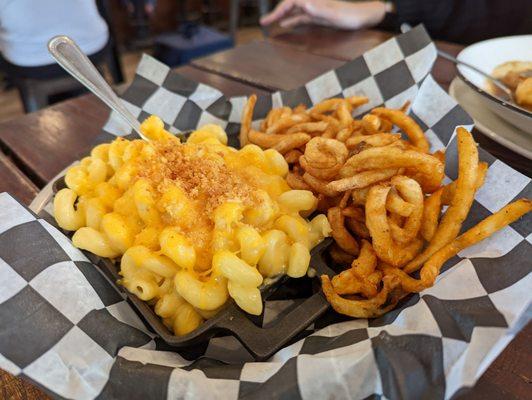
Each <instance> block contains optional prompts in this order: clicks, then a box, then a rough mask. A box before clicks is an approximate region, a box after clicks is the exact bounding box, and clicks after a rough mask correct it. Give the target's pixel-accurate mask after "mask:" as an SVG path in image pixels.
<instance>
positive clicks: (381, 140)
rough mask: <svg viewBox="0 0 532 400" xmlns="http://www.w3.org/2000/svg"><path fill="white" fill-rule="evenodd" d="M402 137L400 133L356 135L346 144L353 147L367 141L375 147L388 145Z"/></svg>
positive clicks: (350, 147)
mask: <svg viewBox="0 0 532 400" xmlns="http://www.w3.org/2000/svg"><path fill="white" fill-rule="evenodd" d="M399 139H401V135H400V134H398V133H375V134H374V135H370V136H354V137H350V138H349V139H347V140H346V142H345V145H346V146H347V148H348V149H353V148H355V147H356V146H358V145H359V144H360V143H365V144H367V145H370V146H373V147H380V146H387V145H389V144H392V143H394V142H396V141H397V140H399Z"/></svg>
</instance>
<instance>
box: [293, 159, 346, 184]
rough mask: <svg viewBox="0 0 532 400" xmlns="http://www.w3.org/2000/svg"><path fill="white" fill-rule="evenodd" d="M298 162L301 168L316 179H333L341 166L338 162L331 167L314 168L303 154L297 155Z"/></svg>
mask: <svg viewBox="0 0 532 400" xmlns="http://www.w3.org/2000/svg"><path fill="white" fill-rule="evenodd" d="M299 164H300V165H301V168H303V169H304V170H305V171H306V172H308V173H309V174H311V175H312V176H315V177H316V178H318V179H323V180H325V181H326V180H329V179H333V178H334V177H335V176H336V175H338V171H340V168H342V164H338V165H336V166H334V167H331V168H314V167H313V166H312V165H311V164H310V163H309V162H308V161H307V158H306V157H305V156H304V155H303V156H301V157H299ZM325 183H327V182H325Z"/></svg>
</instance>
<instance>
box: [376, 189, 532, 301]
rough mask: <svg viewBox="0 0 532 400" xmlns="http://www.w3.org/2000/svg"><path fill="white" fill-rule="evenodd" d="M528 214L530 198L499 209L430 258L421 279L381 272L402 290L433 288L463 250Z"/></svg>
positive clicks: (531, 204)
mask: <svg viewBox="0 0 532 400" xmlns="http://www.w3.org/2000/svg"><path fill="white" fill-rule="evenodd" d="M530 211H532V200H530V199H520V200H517V201H514V202H513V203H510V204H508V205H506V206H505V207H503V208H501V209H500V210H499V211H497V212H496V213H494V214H492V215H490V216H489V217H487V218H486V219H484V220H483V221H481V222H479V223H478V224H476V225H475V226H474V227H472V228H471V229H469V230H468V231H466V232H464V233H463V234H462V235H460V236H458V237H457V238H455V239H454V240H453V241H452V242H450V243H448V244H447V245H445V246H444V247H442V248H441V249H439V250H438V251H437V252H435V253H434V254H433V255H432V256H430V258H429V259H428V260H427V261H426V262H425V264H424V265H423V268H422V269H421V272H420V279H415V278H412V277H411V276H410V275H408V274H407V273H406V272H405V271H404V270H399V269H396V268H390V267H385V269H384V271H385V273H390V274H393V275H395V276H397V277H398V278H399V280H400V282H401V286H402V287H403V289H404V290H405V291H408V292H420V291H422V290H423V289H425V288H428V287H431V286H432V285H434V282H435V280H436V277H437V276H438V275H439V273H440V270H441V267H442V265H443V264H444V263H445V262H446V261H447V260H449V259H450V258H451V257H454V256H455V255H456V254H458V253H459V252H460V251H462V250H463V249H465V248H466V247H469V246H472V245H474V244H477V243H478V242H480V241H482V240H484V239H486V238H487V237H489V236H491V235H493V234H494V233H495V232H497V231H498V230H500V229H502V228H504V227H505V226H507V225H509V224H511V223H513V222H515V221H517V220H518V219H519V218H521V217H522V216H523V215H525V214H527V213H529V212H530Z"/></svg>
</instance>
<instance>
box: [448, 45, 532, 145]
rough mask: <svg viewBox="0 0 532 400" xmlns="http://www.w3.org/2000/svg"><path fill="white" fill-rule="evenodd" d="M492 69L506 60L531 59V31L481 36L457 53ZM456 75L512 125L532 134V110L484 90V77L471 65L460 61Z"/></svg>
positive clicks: (488, 71) (460, 58) (487, 105)
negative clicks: (490, 36) (483, 37)
mask: <svg viewBox="0 0 532 400" xmlns="http://www.w3.org/2000/svg"><path fill="white" fill-rule="evenodd" d="M457 58H458V59H459V60H460V61H465V62H467V63H469V64H472V65H473V66H475V67H477V68H478V69H480V70H481V71H484V72H486V73H488V74H489V73H491V72H492V71H493V69H494V68H495V67H497V66H498V65H500V64H503V63H505V62H507V61H532V35H521V36H508V37H502V38H497V39H490V40H484V41H482V42H478V43H475V44H473V45H471V46H468V47H466V48H465V49H463V50H462V51H461V52H460V54H458V57H457ZM458 76H460V78H462V79H463V80H464V82H465V83H467V84H468V85H469V86H470V87H471V88H472V89H475V90H476V91H477V92H478V93H479V94H480V95H481V96H479V100H480V101H481V102H482V103H484V104H485V105H486V107H488V108H489V109H491V110H492V111H493V112H494V113H496V114H497V115H499V116H500V117H501V118H504V119H505V120H506V121H508V122H509V123H511V124H512V125H515V126H517V127H518V128H520V129H521V130H523V131H525V132H527V133H529V134H531V135H532V113H531V112H529V111H527V110H525V109H523V108H520V107H517V106H515V105H513V104H509V103H506V102H504V101H503V100H501V99H499V98H497V97H495V96H493V95H491V94H489V93H488V92H486V91H485V90H484V88H485V87H486V78H484V77H483V76H482V75H480V74H479V73H477V72H475V71H473V70H472V69H470V68H467V67H464V66H461V65H459V66H458Z"/></svg>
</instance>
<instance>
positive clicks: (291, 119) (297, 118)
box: [266, 114, 310, 135]
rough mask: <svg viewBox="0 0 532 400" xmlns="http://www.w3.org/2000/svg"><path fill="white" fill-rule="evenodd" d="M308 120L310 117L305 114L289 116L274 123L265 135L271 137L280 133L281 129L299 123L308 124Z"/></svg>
mask: <svg viewBox="0 0 532 400" xmlns="http://www.w3.org/2000/svg"><path fill="white" fill-rule="evenodd" d="M309 120H310V116H308V115H307V114H291V115H288V116H286V117H283V118H281V119H278V120H277V121H275V122H274V123H273V124H272V125H271V126H269V127H268V129H267V130H266V133H267V134H268V135H273V134H276V133H278V132H279V131H282V130H283V129H287V128H290V127H292V126H293V125H295V124H299V123H301V122H308V121H309Z"/></svg>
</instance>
